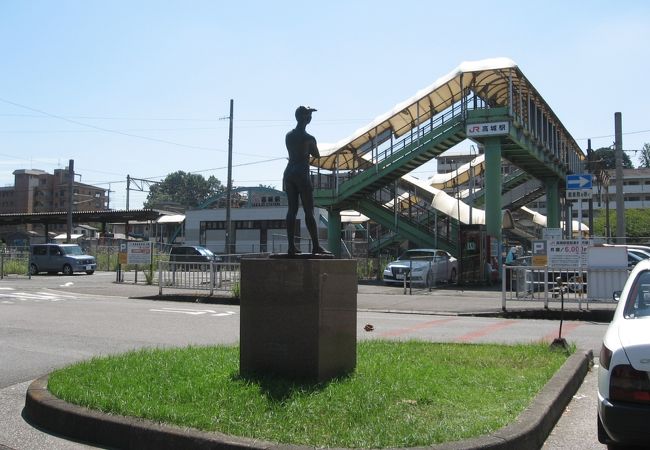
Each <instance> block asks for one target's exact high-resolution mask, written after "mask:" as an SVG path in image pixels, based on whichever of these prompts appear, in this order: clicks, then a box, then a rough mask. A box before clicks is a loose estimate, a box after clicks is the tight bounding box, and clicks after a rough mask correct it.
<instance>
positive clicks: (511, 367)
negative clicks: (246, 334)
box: [48, 340, 567, 448]
mask: <svg viewBox="0 0 650 450" xmlns="http://www.w3.org/2000/svg"><path fill="white" fill-rule="evenodd" d="M566 358H567V354H566V353H563V352H557V351H551V350H549V347H548V345H547V344H534V345H516V346H501V345H473V344H435V343H427V342H421V341H409V342H394V341H381V340H380V341H364V342H360V343H359V345H358V353H357V370H356V371H355V372H354V373H353V374H352V375H350V376H347V377H342V378H338V379H335V380H333V381H330V382H328V383H318V384H315V383H311V384H310V383H299V382H289V381H286V380H282V379H278V378H273V377H260V378H242V377H240V375H239V349H238V347H228V346H216V347H189V348H183V349H153V350H152V349H147V350H138V351H133V352H129V353H127V354H124V355H118V356H110V357H103V358H95V359H92V360H90V361H86V362H82V363H79V364H75V365H73V366H70V367H67V368H65V369H62V370H58V371H56V372H54V373H53V374H51V376H50V379H49V384H48V388H49V390H50V391H51V392H52V394H54V395H55V396H57V397H59V398H61V399H64V400H66V401H68V402H71V403H75V404H79V405H83V406H87V407H89V408H93V409H98V410H102V411H105V412H110V413H114V414H121V415H127V416H136V417H143V418H146V419H150V420H153V421H157V422H165V423H170V424H175V425H179V426H186V427H193V428H197V429H201V430H206V431H220V432H222V433H226V434H230V435H236V436H243V437H250V438H256V439H262V440H267V441H273V442H278V443H285V444H301V445H311V446H317V447H351V448H385V447H413V446H427V445H432V444H436V443H441V442H449V441H455V440H459V439H465V438H470V437H476V436H480V435H483V434H487V433H491V432H493V431H495V430H497V429H499V428H501V427H503V426H505V425H507V424H509V423H511V422H512V421H513V420H514V419H515V418H516V417H517V415H518V414H519V413H521V412H522V411H523V410H524V408H525V407H526V406H528V405H529V404H530V402H531V400H532V399H533V398H534V396H535V395H536V394H537V393H538V392H539V391H540V389H541V388H542V387H543V386H544V384H545V383H546V382H547V381H548V380H549V379H550V378H551V377H552V376H553V374H554V373H555V372H556V371H557V369H558V368H559V367H560V366H561V365H562V364H563V363H564V361H565V360H566Z"/></svg>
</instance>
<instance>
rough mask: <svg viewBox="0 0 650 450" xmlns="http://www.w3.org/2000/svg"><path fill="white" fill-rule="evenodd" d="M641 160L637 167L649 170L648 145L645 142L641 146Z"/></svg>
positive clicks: (649, 153)
mask: <svg viewBox="0 0 650 450" xmlns="http://www.w3.org/2000/svg"><path fill="white" fill-rule="evenodd" d="M639 159H640V160H641V162H640V164H639V167H645V168H650V144H648V143H647V142H646V143H645V144H643V149H642V150H641V157H640V158H639Z"/></svg>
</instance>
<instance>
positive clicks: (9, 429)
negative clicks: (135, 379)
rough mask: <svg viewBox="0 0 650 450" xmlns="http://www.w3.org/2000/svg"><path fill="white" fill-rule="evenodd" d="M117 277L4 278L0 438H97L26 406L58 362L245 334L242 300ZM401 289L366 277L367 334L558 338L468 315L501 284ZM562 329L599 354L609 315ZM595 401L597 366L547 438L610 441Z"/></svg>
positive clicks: (529, 325)
mask: <svg viewBox="0 0 650 450" xmlns="http://www.w3.org/2000/svg"><path fill="white" fill-rule="evenodd" d="M113 277H114V275H111V274H106V273H97V274H95V275H93V276H85V275H77V276H73V277H60V276H41V277H34V278H33V279H32V280H27V279H5V280H2V281H1V282H0V318H1V321H0V344H1V345H0V361H2V362H3V363H2V367H0V417H2V420H1V421H0V445H1V444H4V445H7V446H9V447H12V448H16V449H77V448H88V447H85V446H83V445H81V444H78V443H73V442H69V441H66V440H64V439H59V438H56V437H53V436H50V435H48V434H46V433H42V432H39V431H38V430H35V429H34V428H32V427H30V426H29V425H28V424H27V423H26V422H24V420H23V419H22V417H21V416H20V413H21V409H22V406H23V404H24V395H25V390H26V388H27V386H28V384H29V382H30V381H31V380H32V379H34V378H36V377H38V376H39V375H42V374H44V373H47V372H50V371H51V370H53V369H54V368H57V367H61V366H65V365H67V364H70V363H72V362H75V361H79V360H83V359H87V358H90V357H92V356H95V355H104V354H110V353H119V352H123V351H126V350H129V349H133V348H140V347H145V346H183V345H188V344H199V345H201V344H213V343H234V342H237V340H238V335H239V315H238V314H239V307H238V305H235V304H232V303H230V302H229V301H228V300H224V301H223V302H220V303H217V304H205V303H180V302H174V301H160V300H158V301H154V300H143V299H130V298H128V297H129V296H134V295H139V296H143V295H144V296H146V295H154V294H156V293H157V288H154V287H150V286H142V285H140V286H134V285H129V284H124V285H115V284H114V283H113V281H114V279H113ZM402 292H403V291H402V290H401V289H399V288H386V287H382V286H360V290H359V295H358V306H359V308H360V312H359V314H358V330H359V331H358V334H359V338H361V339H367V338H390V339H407V338H421V339H427V340H432V341H451V342H506V343H508V342H531V341H539V340H544V341H550V340H552V339H553V338H554V337H556V336H557V332H558V328H559V323H558V322H556V321H551V320H524V319H501V318H495V317H468V316H463V315H459V314H465V313H468V312H470V311H472V310H473V311H482V312H490V311H498V310H500V307H501V303H500V302H501V300H500V295H499V293H498V292H476V291H464V290H458V289H451V290H438V291H434V292H432V293H420V294H419V295H411V296H404V295H403V294H402ZM185 294H190V295H191V294H195V293H192V292H190V293H187V292H185ZM196 294H197V297H198V293H196ZM526 306H527V307H530V305H526ZM382 311H392V312H391V313H386V312H382ZM404 312H409V313H408V314H405V313H404ZM417 312H419V313H417ZM366 324H372V325H373V326H374V331H372V332H365V331H364V330H363V327H364V326H365V325H366ZM563 331H564V333H563V334H564V336H565V337H566V338H567V339H568V340H569V341H570V342H575V343H576V345H577V346H578V347H580V348H585V349H592V350H594V352H595V353H596V354H597V352H598V349H599V348H600V340H601V338H602V335H603V333H604V331H605V325H603V324H598V323H589V322H565V323H564V327H563ZM595 405H596V403H595V382H594V380H593V374H591V375H588V377H587V380H586V382H585V384H584V385H583V387H582V389H581V392H579V393H578V394H577V395H576V397H575V398H574V400H573V401H572V403H571V404H570V405H569V408H568V409H567V412H566V413H565V416H564V417H563V419H562V420H561V421H560V423H559V424H558V426H557V427H556V429H555V431H554V433H553V434H552V435H551V437H550V438H549V441H548V442H547V444H546V446H545V448H546V449H561V448H594V449H598V448H604V447H603V446H601V445H600V444H598V443H597V440H596V431H595Z"/></svg>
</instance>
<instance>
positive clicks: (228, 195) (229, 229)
mask: <svg viewBox="0 0 650 450" xmlns="http://www.w3.org/2000/svg"><path fill="white" fill-rule="evenodd" d="M233 109H234V100H233V99H230V115H229V116H228V119H229V120H230V124H229V126H228V182H227V184H226V186H227V187H226V189H227V192H226V254H228V255H229V254H231V253H232V249H231V246H232V235H231V233H232V220H231V218H230V201H231V197H232V121H233Z"/></svg>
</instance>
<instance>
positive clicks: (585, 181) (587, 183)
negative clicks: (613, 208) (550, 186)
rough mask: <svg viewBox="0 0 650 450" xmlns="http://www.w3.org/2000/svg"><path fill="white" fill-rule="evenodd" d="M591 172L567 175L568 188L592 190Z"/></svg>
mask: <svg viewBox="0 0 650 450" xmlns="http://www.w3.org/2000/svg"><path fill="white" fill-rule="evenodd" d="M591 187H592V184H591V174H590V173H578V174H573V175H567V176H566V188H567V190H569V189H570V190H578V189H579V190H583V189H584V190H591Z"/></svg>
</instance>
